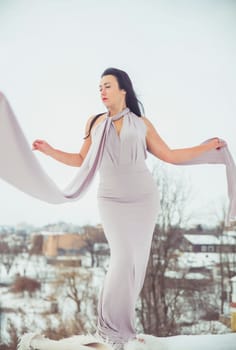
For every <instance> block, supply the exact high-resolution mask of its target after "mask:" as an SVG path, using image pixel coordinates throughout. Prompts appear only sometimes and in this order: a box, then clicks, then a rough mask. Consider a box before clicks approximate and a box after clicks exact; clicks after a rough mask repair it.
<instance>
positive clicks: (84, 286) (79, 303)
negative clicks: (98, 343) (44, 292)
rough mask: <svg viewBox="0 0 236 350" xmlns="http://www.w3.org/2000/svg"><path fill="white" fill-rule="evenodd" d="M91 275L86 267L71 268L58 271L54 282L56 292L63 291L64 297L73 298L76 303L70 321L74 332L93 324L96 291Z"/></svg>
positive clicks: (79, 331) (86, 329) (90, 327)
mask: <svg viewBox="0 0 236 350" xmlns="http://www.w3.org/2000/svg"><path fill="white" fill-rule="evenodd" d="M92 277H93V275H92V272H91V271H89V270H88V269H86V270H85V269H76V270H75V269H73V270H71V271H65V272H60V273H59V277H58V279H57V282H56V292H59V293H60V292H61V291H63V294H64V298H65V299H66V298H69V299H71V300H73V302H74V303H75V305H76V312H75V315H74V317H71V321H70V329H73V331H74V332H76V333H81V332H86V331H91V329H92V328H93V326H94V322H95V318H96V314H97V293H96V290H95V289H94V288H93V286H92ZM87 315H90V317H89V318H88V316H87ZM72 334H73V333H72ZM74 334H75V333H74Z"/></svg>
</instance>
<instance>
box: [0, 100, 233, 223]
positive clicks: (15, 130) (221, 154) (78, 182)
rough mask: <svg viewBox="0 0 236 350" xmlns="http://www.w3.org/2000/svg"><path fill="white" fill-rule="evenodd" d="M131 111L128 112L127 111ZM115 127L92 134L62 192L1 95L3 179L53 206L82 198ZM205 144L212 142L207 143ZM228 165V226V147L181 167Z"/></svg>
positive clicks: (229, 168)
mask: <svg viewBox="0 0 236 350" xmlns="http://www.w3.org/2000/svg"><path fill="white" fill-rule="evenodd" d="M126 112H127V111H126ZM110 126H111V118H109V117H108V116H107V117H106V118H105V119H104V120H103V121H102V122H101V123H100V124H99V125H98V126H96V127H95V128H94V130H93V131H92V134H91V136H92V145H91V147H90V149H89V152H88V154H87V156H86V158H85V160H84V162H83V164H82V166H81V167H80V168H79V169H78V172H77V173H76V175H75V176H74V178H73V179H72V181H71V182H70V183H69V184H68V185H67V186H66V187H65V188H64V189H60V188H59V187H58V186H57V185H56V184H55V182H54V181H53V180H52V179H51V178H50V177H49V176H48V175H47V174H46V173H45V171H44V170H43V168H42V167H41V165H40V163H39V162H38V160H37V158H36V156H35V155H34V153H33V152H32V149H31V147H30V145H29V144H28V142H27V140H26V137H25V136H24V133H23V131H22V130H21V127H20V125H19V123H18V121H17V119H16V117H15V115H14V113H13V111H12V108H11V106H10V104H9V103H8V101H7V99H6V97H5V96H4V95H3V94H2V93H0V177H1V178H2V179H3V180H4V181H6V182H8V183H9V184H11V185H13V186H14V187H16V188H18V189H19V190H21V191H23V192H25V193H27V194H29V195H31V196H33V197H35V198H37V199H40V200H42V201H46V202H48V203H52V204H60V203H65V202H69V201H74V200H78V199H80V198H81V197H82V196H83V195H84V194H85V193H86V191H87V190H88V188H89V186H90V184H91V182H92V180H93V179H94V176H95V174H96V173H97V171H98V169H99V165H100V162H101V159H102V155H103V150H104V145H105V142H106V137H107V134H108V131H109V128H110ZM205 142H208V140H207V141H205ZM194 164H224V165H225V166H226V175H227V183H228V196H229V210H228V216H227V224H229V223H230V222H231V221H234V220H236V167H235V163H234V160H233V158H232V156H231V154H230V152H229V149H228V147H227V146H225V147H223V148H221V149H220V150H212V151H208V152H205V153H203V154H202V155H201V156H199V157H196V158H195V159H193V160H191V161H189V162H184V163H181V164H179V165H194Z"/></svg>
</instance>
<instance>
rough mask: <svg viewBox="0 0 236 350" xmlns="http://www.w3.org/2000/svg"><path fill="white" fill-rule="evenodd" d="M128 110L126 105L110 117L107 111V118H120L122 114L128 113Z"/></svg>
mask: <svg viewBox="0 0 236 350" xmlns="http://www.w3.org/2000/svg"><path fill="white" fill-rule="evenodd" d="M129 112H130V109H129V108H128V107H126V108H125V109H123V110H122V111H120V112H119V113H117V114H115V115H113V116H112V117H109V112H108V113H107V118H109V119H111V120H112V121H114V120H118V119H120V118H122V117H123V116H125V115H126V114H128V113H129Z"/></svg>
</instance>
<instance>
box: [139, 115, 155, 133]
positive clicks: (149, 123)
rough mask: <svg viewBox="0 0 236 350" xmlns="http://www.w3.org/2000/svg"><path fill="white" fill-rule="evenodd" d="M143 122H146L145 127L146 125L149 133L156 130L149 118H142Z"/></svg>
mask: <svg viewBox="0 0 236 350" xmlns="http://www.w3.org/2000/svg"><path fill="white" fill-rule="evenodd" d="M142 120H143V121H144V123H145V125H146V127H147V130H148V131H150V130H153V129H154V126H153V124H152V123H151V121H150V120H149V119H148V118H147V117H143V116H142Z"/></svg>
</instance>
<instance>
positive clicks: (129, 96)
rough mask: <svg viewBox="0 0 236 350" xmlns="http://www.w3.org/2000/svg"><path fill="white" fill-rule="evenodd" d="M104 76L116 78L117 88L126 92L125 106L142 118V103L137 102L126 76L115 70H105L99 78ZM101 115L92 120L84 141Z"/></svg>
mask: <svg viewBox="0 0 236 350" xmlns="http://www.w3.org/2000/svg"><path fill="white" fill-rule="evenodd" d="M105 75H113V76H114V77H116V79H117V81H118V85H119V88H120V89H123V90H125V91H126V95H125V102H126V106H127V107H128V108H129V109H130V111H131V112H133V113H134V114H136V115H137V116H138V117H141V116H142V113H141V110H142V112H143V113H144V108H143V105H142V103H141V102H140V101H139V100H138V98H137V96H136V94H135V91H134V88H133V85H132V82H131V80H130V77H129V76H128V74H127V73H126V72H124V71H123V70H120V69H117V68H107V69H105V71H104V72H103V73H102V75H101V78H102V77H104V76H105ZM140 108H141V109H140ZM102 114H104V113H100V114H98V115H96V116H95V117H94V118H93V119H92V121H91V123H90V126H89V131H88V134H87V135H86V136H85V139H86V138H87V137H89V135H90V131H91V129H92V126H93V124H94V123H95V121H96V120H97V118H99V117H100V116H101V115H102Z"/></svg>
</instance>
